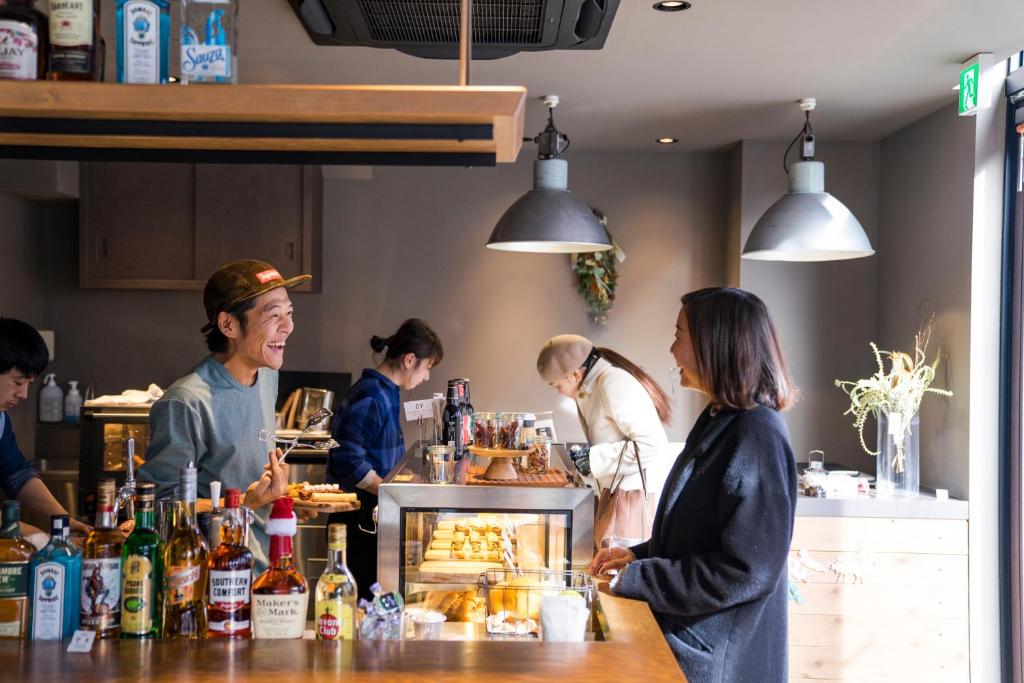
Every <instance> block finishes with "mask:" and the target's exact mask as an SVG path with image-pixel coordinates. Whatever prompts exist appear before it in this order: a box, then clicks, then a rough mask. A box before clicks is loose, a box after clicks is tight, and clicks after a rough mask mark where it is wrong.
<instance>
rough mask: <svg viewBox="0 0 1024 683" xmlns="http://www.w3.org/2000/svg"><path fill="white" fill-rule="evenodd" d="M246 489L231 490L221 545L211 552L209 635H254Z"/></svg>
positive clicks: (226, 499)
mask: <svg viewBox="0 0 1024 683" xmlns="http://www.w3.org/2000/svg"><path fill="white" fill-rule="evenodd" d="M241 502H242V492H241V490H239V489H228V490H227V492H226V494H225V495H224V506H225V509H224V514H223V518H222V520H221V525H220V545H218V546H217V547H216V548H215V549H214V550H213V552H212V553H210V561H209V568H210V590H209V594H208V595H209V598H208V601H209V604H208V606H207V608H206V615H207V635H208V637H209V638H251V637H252V626H251V624H250V620H249V617H250V613H251V611H252V602H251V597H250V588H251V583H252V566H253V562H254V560H253V556H252V552H251V551H250V550H249V549H248V548H247V547H246V546H245V535H246V531H247V527H248V524H247V522H246V510H245V509H244V508H242V507H241Z"/></svg>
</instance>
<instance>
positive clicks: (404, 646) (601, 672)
mask: <svg viewBox="0 0 1024 683" xmlns="http://www.w3.org/2000/svg"><path fill="white" fill-rule="evenodd" d="M599 600H600V603H601V608H602V610H603V612H604V616H605V618H606V620H607V625H608V626H607V631H608V636H607V637H608V640H606V641H598V642H585V643H545V642H540V641H537V640H530V641H515V640H500V641H498V640H478V641H452V640H442V641H415V640H405V641H349V642H340V643H335V642H326V641H315V640H248V641H217V640H203V641H159V640H157V641H134V640H107V641H97V642H96V644H95V645H94V647H93V651H92V652H91V653H89V654H68V653H67V652H65V650H66V648H67V645H68V641H63V642H59V643H58V642H28V641H2V642H0V666H2V667H3V672H2V673H0V680H23V681H45V680H72V681H76V682H78V681H81V682H86V681H105V682H111V681H129V680H131V681H134V680H140V679H145V680H148V681H181V680H190V681H217V682H222V681H230V680H245V681H284V680H302V681H328V680H329V681H335V680H338V679H344V680H357V681H360V680H376V681H413V680H417V681H420V680H429V681H494V682H495V683H499V682H501V683H504V682H505V681H537V682H538V683H541V682H543V683H549V682H550V681H587V682H588V683H595V682H597V683H600V682H601V681H608V682H612V681H615V682H619V681H623V680H644V681H645V682H658V681H675V682H677V683H679V682H684V683H685V680H686V679H685V678H684V676H683V674H682V672H681V671H680V669H679V666H678V665H677V664H676V660H675V658H674V657H673V656H672V653H671V651H670V650H669V647H668V644H667V643H666V642H665V639H664V637H663V636H662V634H661V631H660V629H659V628H658V625H657V623H656V622H655V621H654V616H653V615H652V614H651V611H650V609H649V608H648V607H647V605H646V604H645V603H643V602H638V601H636V600H627V599H625V598H620V597H616V596H613V595H610V594H608V593H607V592H606V590H602V592H601V593H600V598H599Z"/></svg>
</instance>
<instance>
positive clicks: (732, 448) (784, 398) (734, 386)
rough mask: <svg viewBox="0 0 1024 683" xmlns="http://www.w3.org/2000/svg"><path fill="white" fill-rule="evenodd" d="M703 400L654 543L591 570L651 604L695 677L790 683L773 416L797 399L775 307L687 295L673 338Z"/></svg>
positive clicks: (731, 297) (791, 465) (784, 540)
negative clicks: (777, 328)
mask: <svg viewBox="0 0 1024 683" xmlns="http://www.w3.org/2000/svg"><path fill="white" fill-rule="evenodd" d="M671 351H672V355H673V356H674V357H675V360H676V365H678V367H679V370H680V374H681V378H680V383H681V384H682V386H683V387H686V388H688V389H693V390H695V391H698V392H701V393H703V394H705V395H706V396H707V398H708V405H707V407H706V408H705V409H704V411H703V412H702V413H701V415H700V417H698V418H697V422H696V423H695V424H694V426H693V429H692V430H691V431H690V435H689V436H688V437H687V439H686V446H685V447H684V448H683V452H682V453H681V454H680V455H679V457H678V458H677V459H676V462H675V465H674V466H673V468H672V471H671V472H670V473H669V476H668V479H667V480H666V482H665V489H664V491H663V492H662V496H661V501H660V502H659V504H658V515H657V516H656V518H655V521H654V530H653V533H652V535H651V540H650V541H647V542H645V543H641V544H639V545H636V546H633V547H631V548H608V549H605V550H601V551H600V552H598V554H597V555H596V556H595V557H594V560H593V562H592V563H591V565H590V572H591V573H592V574H594V575H607V574H608V573H609V572H610V571H613V570H614V571H616V572H618V574H617V576H615V578H613V579H612V581H611V583H610V586H609V587H610V589H611V591H612V592H614V593H616V594H619V595H623V596H625V597H628V598H635V599H638V600H644V601H646V602H647V604H648V605H649V606H650V608H651V611H653V612H654V615H655V618H656V619H657V621H658V624H659V625H660V626H661V629H662V632H663V633H664V635H665V639H666V640H667V641H668V644H669V646H670V647H671V648H672V651H673V653H674V654H675V656H676V659H677V661H678V662H679V665H680V667H681V668H682V670H683V673H685V674H686V678H687V680H688V681H690V683H705V682H707V683H710V682H712V681H713V682H715V683H719V682H723V681H730V682H732V681H736V682H740V681H759V682H760V683H784V681H786V680H787V676H788V672H787V661H786V657H787V650H786V647H787V607H788V606H787V599H788V574H787V569H786V567H787V557H788V554H789V545H790V540H791V537H792V535H793V515H794V512H795V510H796V497H797V484H796V463H795V461H794V459H793V450H792V447H791V446H790V444H789V432H788V430H787V429H786V424H785V422H783V420H782V417H781V416H780V415H779V411H782V410H785V409H786V408H788V407H789V406H790V405H791V404H792V403H793V401H794V400H795V398H796V389H795V388H794V386H793V383H792V381H791V380H790V378H789V374H788V373H787V371H786V364H785V361H784V359H783V356H782V350H781V348H780V346H779V341H778V336H777V334H776V332H775V326H774V325H773V324H772V321H771V317H770V316H769V315H768V309H767V308H766V307H765V305H764V303H763V302H762V301H761V300H760V299H759V298H758V297H757V296H755V295H754V294H751V293H750V292H746V291H743V290H741V289H732V288H725V287H714V288H709V289H702V290H699V291H696V292H691V293H689V294H687V295H686V296H684V297H683V299H682V310H680V312H679V316H678V318H677V320H676V332H675V341H674V342H673V344H672V348H671Z"/></svg>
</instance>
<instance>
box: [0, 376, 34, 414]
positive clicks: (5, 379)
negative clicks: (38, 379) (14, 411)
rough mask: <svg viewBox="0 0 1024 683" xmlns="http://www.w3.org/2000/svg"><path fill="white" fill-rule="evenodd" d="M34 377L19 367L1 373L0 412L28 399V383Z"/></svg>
mask: <svg viewBox="0 0 1024 683" xmlns="http://www.w3.org/2000/svg"><path fill="white" fill-rule="evenodd" d="M33 379H35V378H34V377H29V376H27V375H26V374H25V373H23V372H22V371H21V370H18V369H17V368H11V369H10V370H8V371H7V372H5V373H2V374H0V412H3V411H7V410H10V409H11V408H13V407H14V406H16V405H18V403H19V402H20V401H24V400H25V399H27V398H28V385H29V384H31V383H32V380H33Z"/></svg>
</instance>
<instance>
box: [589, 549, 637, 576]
mask: <svg viewBox="0 0 1024 683" xmlns="http://www.w3.org/2000/svg"><path fill="white" fill-rule="evenodd" d="M635 560H636V555H634V554H633V551H632V550H630V549H629V548H602V549H601V550H599V551H598V552H597V555H594V559H593V560H591V562H590V566H589V567H587V572H588V573H589V574H590V575H591V576H607V575H608V572H609V571H613V570H614V571H621V570H622V569H623V568H624V567H625V566H626V565H627V564H629V563H630V562H633V561H635Z"/></svg>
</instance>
